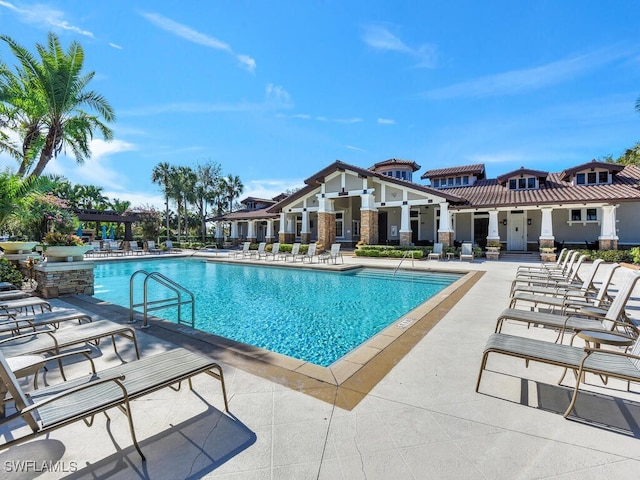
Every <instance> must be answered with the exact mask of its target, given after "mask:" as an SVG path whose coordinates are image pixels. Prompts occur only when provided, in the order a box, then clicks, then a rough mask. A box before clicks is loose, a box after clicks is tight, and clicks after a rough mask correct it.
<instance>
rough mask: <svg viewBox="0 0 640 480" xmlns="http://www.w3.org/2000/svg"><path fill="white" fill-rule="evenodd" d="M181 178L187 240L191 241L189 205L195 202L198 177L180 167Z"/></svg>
mask: <svg viewBox="0 0 640 480" xmlns="http://www.w3.org/2000/svg"><path fill="white" fill-rule="evenodd" d="M177 170H178V176H179V185H180V192H181V193H182V206H183V207H184V211H183V218H184V231H185V236H186V240H187V241H189V212H188V206H189V203H192V202H194V201H195V194H194V190H195V187H196V182H197V180H198V177H197V175H196V172H194V171H193V170H192V169H191V168H190V167H185V166H180V167H178V168H177Z"/></svg>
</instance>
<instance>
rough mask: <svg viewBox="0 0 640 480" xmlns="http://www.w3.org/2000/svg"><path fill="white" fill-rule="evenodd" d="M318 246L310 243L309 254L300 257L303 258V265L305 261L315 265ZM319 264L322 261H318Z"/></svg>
mask: <svg viewBox="0 0 640 480" xmlns="http://www.w3.org/2000/svg"><path fill="white" fill-rule="evenodd" d="M317 247H318V246H317V245H316V244H315V243H310V244H309V249H308V250H307V253H303V254H302V255H301V256H300V257H301V258H302V263H304V262H305V260H308V261H309V263H313V258H314V257H316V256H317V255H316V250H317ZM318 262H320V260H318Z"/></svg>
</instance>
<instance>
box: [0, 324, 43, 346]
mask: <svg viewBox="0 0 640 480" xmlns="http://www.w3.org/2000/svg"><path fill="white" fill-rule="evenodd" d="M53 332H55V330H54V329H53V328H49V327H47V326H45V327H44V328H43V329H42V330H36V331H35V332H29V333H22V334H20V335H15V336H13V337H9V338H3V339H2V340H0V345H2V344H5V343H8V342H13V341H14V340H20V339H22V338H28V337H31V336H33V335H40V334H41V333H47V334H49V335H50V336H51V337H52V338H53V339H54V341H55V337H54V336H53Z"/></svg>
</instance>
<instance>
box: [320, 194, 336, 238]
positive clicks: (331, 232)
mask: <svg viewBox="0 0 640 480" xmlns="http://www.w3.org/2000/svg"><path fill="white" fill-rule="evenodd" d="M318 204H319V208H318V243H320V244H321V245H322V246H324V248H325V249H328V248H329V247H331V245H332V244H333V243H335V241H336V212H335V210H334V208H333V200H331V199H329V198H322V197H321V198H320V199H319V201H318Z"/></svg>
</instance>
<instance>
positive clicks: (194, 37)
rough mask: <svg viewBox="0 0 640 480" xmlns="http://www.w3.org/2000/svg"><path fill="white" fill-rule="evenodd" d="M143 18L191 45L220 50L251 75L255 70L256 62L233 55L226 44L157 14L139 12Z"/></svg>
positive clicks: (246, 56)
mask: <svg viewBox="0 0 640 480" xmlns="http://www.w3.org/2000/svg"><path fill="white" fill-rule="evenodd" d="M140 15H142V16H143V17H144V18H146V19H147V20H149V21H150V22H151V23H152V24H154V25H155V26H156V27H158V28H161V29H162V30H165V31H167V32H169V33H172V34H174V35H176V36H178V37H181V38H184V39H185V40H188V41H190V42H193V43H197V44H199V45H203V46H205V47H207V48H213V49H214V50H222V51H223V52H226V53H228V54H230V55H232V56H233V57H235V59H236V61H237V62H238V63H239V64H240V66H241V67H242V68H244V69H245V70H248V71H249V72H251V73H253V72H254V71H255V69H256V61H255V60H254V59H253V58H251V57H249V56H248V55H243V54H239V53H235V52H234V51H233V49H232V48H231V46H230V45H229V44H228V43H225V42H223V41H222V40H219V39H217V38H215V37H212V36H210V35H207V34H205V33H201V32H198V31H197V30H194V29H193V28H191V27H188V26H186V25H183V24H181V23H178V22H176V21H174V20H171V19H169V18H167V17H163V16H162V15H158V14H157V13H146V12H141V13H140Z"/></svg>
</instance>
